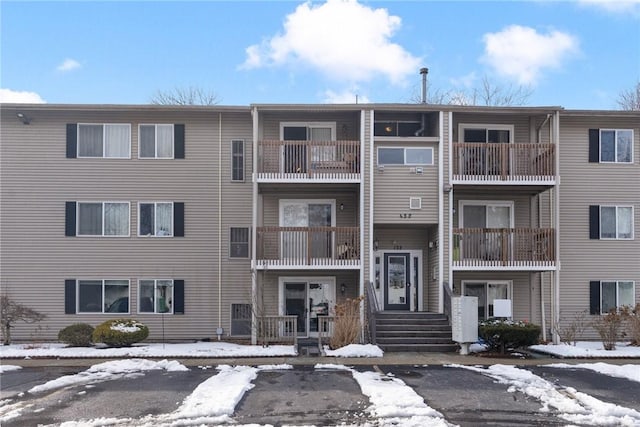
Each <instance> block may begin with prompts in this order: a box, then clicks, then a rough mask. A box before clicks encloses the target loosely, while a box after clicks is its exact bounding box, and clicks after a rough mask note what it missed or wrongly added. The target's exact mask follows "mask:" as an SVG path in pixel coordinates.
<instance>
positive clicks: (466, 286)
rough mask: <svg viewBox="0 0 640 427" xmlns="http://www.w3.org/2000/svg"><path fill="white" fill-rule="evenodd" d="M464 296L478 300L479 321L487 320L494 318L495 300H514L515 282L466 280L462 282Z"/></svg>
mask: <svg viewBox="0 0 640 427" xmlns="http://www.w3.org/2000/svg"><path fill="white" fill-rule="evenodd" d="M462 295H464V296H471V297H477V298H478V319H479V320H486V319H489V318H491V317H494V312H493V306H494V301H495V300H497V299H509V300H510V299H512V298H513V297H512V295H513V282H512V281H510V280H491V281H482V280H480V281H475V280H465V281H463V282H462ZM512 305H513V304H512Z"/></svg>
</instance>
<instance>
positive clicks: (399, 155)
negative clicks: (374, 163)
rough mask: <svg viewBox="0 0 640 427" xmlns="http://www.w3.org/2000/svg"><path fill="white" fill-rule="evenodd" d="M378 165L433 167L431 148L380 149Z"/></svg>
mask: <svg viewBox="0 0 640 427" xmlns="http://www.w3.org/2000/svg"><path fill="white" fill-rule="evenodd" d="M378 164H379V165H417V166H420V165H433V148H430V147H429V148H427V147H417V148H409V147H380V148H378Z"/></svg>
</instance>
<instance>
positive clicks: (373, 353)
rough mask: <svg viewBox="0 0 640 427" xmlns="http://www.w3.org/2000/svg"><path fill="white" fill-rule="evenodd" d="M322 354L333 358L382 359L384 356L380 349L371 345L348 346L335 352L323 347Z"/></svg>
mask: <svg viewBox="0 0 640 427" xmlns="http://www.w3.org/2000/svg"><path fill="white" fill-rule="evenodd" d="M324 353H325V355H327V356H334V357H382V356H383V355H384V353H383V352H382V349H381V348H380V347H378V346H377V345H373V344H349V345H346V346H344V347H340V348H338V349H336V350H330V349H329V347H328V346H325V347H324Z"/></svg>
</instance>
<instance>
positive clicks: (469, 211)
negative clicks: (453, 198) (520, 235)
mask: <svg viewBox="0 0 640 427" xmlns="http://www.w3.org/2000/svg"><path fill="white" fill-rule="evenodd" d="M460 204H461V207H462V209H461V211H462V218H461V227H462V228H473V229H475V231H474V232H473V233H465V237H464V240H463V242H462V253H463V255H464V259H483V260H488V261H497V260H502V258H503V256H505V255H508V254H510V252H511V242H510V241H509V240H508V235H505V234H504V231H503V230H504V229H508V228H513V225H512V224H513V204H512V203H511V202H470V201H461V203H460ZM487 229H491V230H487Z"/></svg>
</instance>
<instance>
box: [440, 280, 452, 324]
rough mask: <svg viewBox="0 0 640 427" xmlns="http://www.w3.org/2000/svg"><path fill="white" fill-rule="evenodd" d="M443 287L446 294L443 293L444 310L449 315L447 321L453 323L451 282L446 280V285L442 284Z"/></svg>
mask: <svg viewBox="0 0 640 427" xmlns="http://www.w3.org/2000/svg"><path fill="white" fill-rule="evenodd" d="M442 289H443V290H444V295H443V301H442V302H443V311H444V315H445V316H447V321H448V322H449V325H451V297H452V295H451V288H450V287H449V283H447V282H445V283H444V285H443V286H442Z"/></svg>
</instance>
